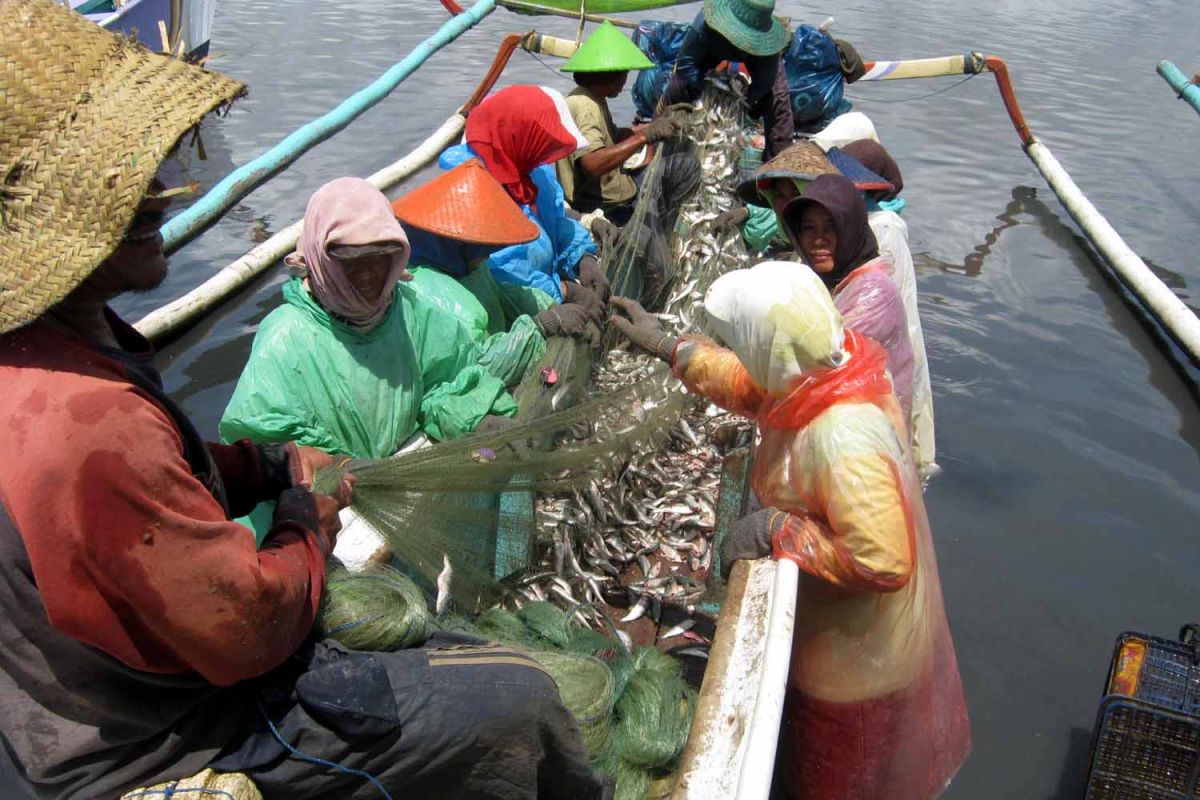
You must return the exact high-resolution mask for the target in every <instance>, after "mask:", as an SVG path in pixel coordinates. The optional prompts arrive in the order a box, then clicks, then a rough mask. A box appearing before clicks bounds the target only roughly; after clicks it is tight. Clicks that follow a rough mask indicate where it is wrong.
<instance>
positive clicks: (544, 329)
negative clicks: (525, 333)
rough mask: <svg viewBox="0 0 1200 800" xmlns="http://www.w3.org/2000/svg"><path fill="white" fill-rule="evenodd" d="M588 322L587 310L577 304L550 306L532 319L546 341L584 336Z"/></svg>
mask: <svg viewBox="0 0 1200 800" xmlns="http://www.w3.org/2000/svg"><path fill="white" fill-rule="evenodd" d="M590 321H591V315H590V314H589V313H588V310H587V309H586V308H584V307H583V306H581V305H579V304H578V303H563V304H562V305H558V306H552V307H551V308H548V309H546V310H545V311H543V312H541V313H539V314H538V315H537V316H535V317H534V318H533V322H534V324H535V325H537V327H538V330H539V331H541V334H542V336H544V337H546V338H547V339H549V338H550V337H551V336H574V337H580V336H584V335H586V334H587V325H588V322H590Z"/></svg>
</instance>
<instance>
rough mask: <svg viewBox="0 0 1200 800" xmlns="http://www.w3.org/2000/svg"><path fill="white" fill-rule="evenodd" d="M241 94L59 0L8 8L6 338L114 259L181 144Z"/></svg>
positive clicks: (1, 205)
mask: <svg viewBox="0 0 1200 800" xmlns="http://www.w3.org/2000/svg"><path fill="white" fill-rule="evenodd" d="M242 91H244V87H243V86H242V84H240V83H238V82H237V81H235V80H233V79H231V78H227V77H225V76H223V75H219V74H217V73H215V72H209V71H207V70H203V69H201V68H199V67H195V66H191V65H189V64H185V63H183V62H181V61H179V60H178V59H172V58H168V57H166V56H163V55H158V54H155V53H151V52H150V51H149V50H147V49H145V48H144V47H142V46H141V45H138V44H136V43H134V42H131V41H129V40H126V39H123V38H121V37H118V36H116V35H114V34H112V33H109V32H107V31H105V30H102V29H101V28H100V27H98V26H97V25H95V24H93V23H92V22H89V21H88V20H86V19H84V18H83V17H81V16H80V15H78V14H75V13H73V12H71V11H68V10H67V9H65V8H63V7H62V6H60V5H56V4H55V3H52V2H49V0H0V333H3V332H5V331H10V330H13V329H14V328H19V327H20V326H22V325H25V324H27V323H29V322H32V321H33V320H34V319H36V318H37V317H38V316H39V315H40V314H41V313H42V312H44V311H46V310H47V309H48V308H50V306H52V305H54V304H55V303H57V302H58V301H60V300H62V299H63V298H64V297H66V295H67V294H68V293H69V292H70V291H71V290H72V289H74V288H75V287H76V286H78V285H79V284H80V283H81V282H83V280H84V279H85V278H86V277H87V276H88V275H89V274H91V272H92V271H93V270H95V269H96V267H98V266H99V265H100V264H101V263H102V262H103V261H104V260H105V259H106V258H108V256H109V255H111V254H112V252H113V251H114V250H115V249H116V248H117V245H118V244H119V243H120V241H121V238H122V237H123V236H124V235H125V231H126V229H127V228H128V227H129V224H130V222H132V220H133V217H134V214H135V213H136V211H137V208H138V205H139V204H140V203H141V200H142V197H143V196H144V195H145V193H146V190H147V188H148V187H149V185H150V181H151V180H152V179H153V178H154V175H155V173H156V172H157V171H158V166H159V164H160V163H161V162H162V160H163V158H165V157H166V155H167V153H168V152H170V150H171V148H172V147H173V146H174V145H175V143H176V141H177V140H178V139H179V137H180V136H181V135H182V134H183V133H184V132H186V131H187V130H188V129H189V128H191V127H192V126H194V125H195V124H196V123H197V122H199V121H200V119H201V118H202V117H203V116H204V115H205V114H207V113H208V112H209V111H211V110H212V109H213V108H215V107H216V106H218V105H219V104H221V103H225V102H228V101H230V100H232V99H233V98H235V97H237V96H238V95H239V94H241V93H242Z"/></svg>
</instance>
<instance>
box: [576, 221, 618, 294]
mask: <svg viewBox="0 0 1200 800" xmlns="http://www.w3.org/2000/svg"><path fill="white" fill-rule="evenodd" d="M596 222H604V224H606V225H608V226H609V227H610V228H612V229H613V231H614V233H613V242H614V244H615V242H616V237H617V236H618V235H620V233H621V229H620V228H618V227H617V226H616V225H613V224H612V223H611V222H609V221H608V220H606V219H604V220H596ZM594 225H595V223H593V227H594ZM579 282H580V283H582V284H583V285H584V286H586V287H587V288H589V289H591V290H592V291H593V292H595V293H596V294H597V295H598V296H599V297H600V302H602V303H604V304H607V303H608V298H609V296H610V295H611V294H612V290H611V289H610V288H609V286H608V275H606V274H605V272H604V267H602V266H600V259H598V258H596V256H595V255H593V254H592V253H588V254H587V255H585V256H584V257H583V258H581V259H579Z"/></svg>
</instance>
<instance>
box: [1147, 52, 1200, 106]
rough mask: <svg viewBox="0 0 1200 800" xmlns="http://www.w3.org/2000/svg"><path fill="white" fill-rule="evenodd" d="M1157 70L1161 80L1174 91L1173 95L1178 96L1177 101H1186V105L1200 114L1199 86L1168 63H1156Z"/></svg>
mask: <svg viewBox="0 0 1200 800" xmlns="http://www.w3.org/2000/svg"><path fill="white" fill-rule="evenodd" d="M1157 70H1158V74H1159V75H1161V76H1162V78H1163V80H1165V81H1166V82H1167V83H1169V84H1171V88H1172V89H1174V90H1175V94H1177V95H1179V99H1180V100H1186V101H1187V102H1188V105H1190V106H1191V107H1192V108H1194V109H1196V112H1197V113H1200V86H1197V85H1196V84H1195V83H1193V82H1192V81H1190V80H1188V78H1187V76H1186V75H1184V74H1183V70H1181V69H1179V67H1177V66H1175V65H1174V64H1172V63H1171V62H1170V61H1160V62H1158V68H1157Z"/></svg>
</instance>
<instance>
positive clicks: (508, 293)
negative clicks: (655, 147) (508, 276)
mask: <svg viewBox="0 0 1200 800" xmlns="http://www.w3.org/2000/svg"><path fill="white" fill-rule="evenodd" d="M392 213H394V214H395V215H396V218H397V219H398V220H400V222H402V223H403V224H404V229H405V232H406V233H407V234H408V240H409V243H410V244H411V245H412V258H411V259H410V261H409V265H410V268H411V271H412V274H413V281H412V282H411V283H410V284H409V285H408V288H410V289H411V290H413V291H414V292H416V293H418V294H420V295H422V296H423V297H425V298H427V300H428V302H430V303H433V304H436V305H439V306H440V307H442V308H444V309H445V310H446V311H447V313H450V314H453V315H455V316H456V317H457V318H458V319H459V320H460V322H461V324H462V325H463V327H464V328H465V329H466V330H467V331H469V334H470V337H471V338H472V340H473V341H475V342H476V343H477V344H478V345H479V348H480V351H481V352H480V356H479V363H480V364H482V365H484V366H486V368H487V370H488V371H489V372H490V373H492V374H493V375H495V376H496V377H498V378H500V379H501V380H502V381H504V383H505V385H506V386H509V387H513V386H516V384H517V383H519V382H520V380H521V378H522V377H523V376H524V374H525V372H526V370H527V369H528V367H529V366H530V365H531V364H534V363H536V362H538V361H540V360H541V357H542V354H543V353H544V352H545V349H546V340H547V338H549V337H550V336H552V335H553V336H570V337H573V338H579V339H589V338H590V337H594V336H597V335H598V334H599V326H600V325H602V324H603V317H604V315H605V311H606V309H605V304H604V300H605V298H602V297H601V295H599V294H597V293H596V292H594V291H592V290H590V289H588V288H587V287H585V286H583V285H582V284H581V283H579V281H577V280H563V281H562V282H561V283H562V286H563V300H564V302H563V303H559V302H557V301H556V300H555V299H554V298H553V297H551V296H550V295H548V294H546V293H545V292H543V291H542V290H541V289H538V288H537V287H534V286H522V285H519V284H515V283H507V282H500V281H497V280H496V277H495V276H494V275H493V274H492V272H491V270H490V269H488V268H487V260H488V256H490V255H491V254H492V253H493V252H495V251H496V250H499V249H501V248H503V247H511V246H513V245H519V244H524V243H526V242H531V241H533V240H534V239H536V238H537V236H538V227H537V225H535V224H534V222H533V221H532V220H530V219H529V218H528V217H526V216H525V214H524V213H522V211H521V207H520V206H518V205H517V204H516V203H515V202H514V201H513V199H512V198H511V197H509V195H508V193H507V192H505V191H504V187H503V186H501V185H500V183H499V182H498V181H496V179H495V178H493V177H492V176H491V174H490V173H489V172H488V171H487V170H486V169H484V167H483V165H482V164H481V163H480V162H479V161H478V160H477V159H471V160H469V161H464V162H463V163H462V164H460V165H458V166H457V167H455V168H454V169H452V170H450V171H449V172H446V173H443V174H442V175H440V176H438V177H437V178H434V179H433V180H432V181H430V182H428V183H426V184H425V185H423V186H420V187H418V188H416V189H414V190H412V191H411V192H408V193H407V194H405V195H403V196H401V197H399V198H397V199H396V200H394V201H393V202H392Z"/></svg>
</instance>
